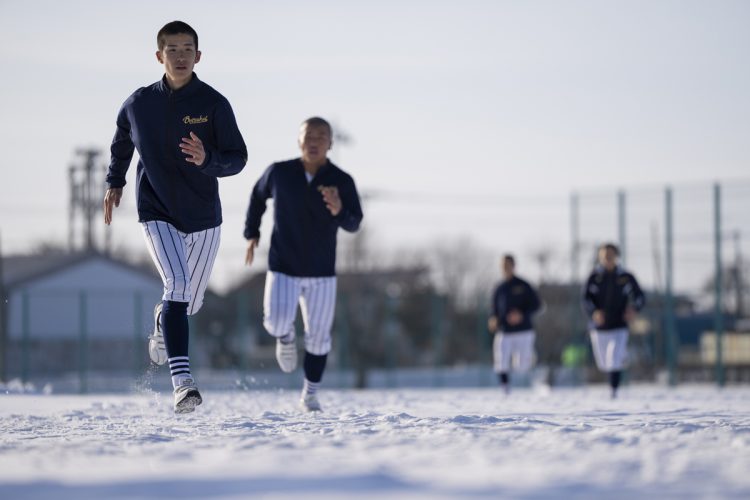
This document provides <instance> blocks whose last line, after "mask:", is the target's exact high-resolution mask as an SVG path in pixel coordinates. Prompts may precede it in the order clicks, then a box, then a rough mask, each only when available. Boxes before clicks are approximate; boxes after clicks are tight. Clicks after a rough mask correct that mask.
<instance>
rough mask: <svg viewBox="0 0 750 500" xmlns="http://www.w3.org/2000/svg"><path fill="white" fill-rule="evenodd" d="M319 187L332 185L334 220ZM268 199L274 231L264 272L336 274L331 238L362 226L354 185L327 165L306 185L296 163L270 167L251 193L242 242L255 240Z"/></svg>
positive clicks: (288, 162)
mask: <svg viewBox="0 0 750 500" xmlns="http://www.w3.org/2000/svg"><path fill="white" fill-rule="evenodd" d="M319 186H326V187H332V186H336V187H337V188H338V191H339V197H340V198H341V205H342V207H341V212H339V214H338V215H337V216H336V217H334V216H333V215H331V212H329V211H328V209H327V208H326V206H325V203H324V202H323V195H322V194H321V193H320V192H319V191H318V187H319ZM268 198H273V200H274V212H273V232H272V234H271V250H270V252H269V254H268V268H269V269H270V270H271V271H276V272H280V273H284V274H288V275H290V276H299V277H313V276H334V275H335V274H336V270H335V268H336V234H337V232H338V229H339V227H341V228H342V229H344V230H346V231H349V232H354V231H356V230H357V229H359V224H360V222H361V221H362V207H361V206H360V203H359V194H357V188H356V186H355V185H354V180H353V179H352V178H351V176H350V175H349V174H347V173H346V172H344V171H343V170H341V169H340V168H338V167H337V166H336V165H334V164H333V163H331V162H330V161H329V162H328V163H326V164H325V165H323V166H322V167H320V170H318V172H317V174H315V177H313V179H312V181H311V182H310V183H308V182H307V178H306V177H305V167H304V166H303V165H302V160H301V159H300V158H297V159H294V160H288V161H283V162H279V163H274V164H273V165H271V166H270V167H268V168H267V169H266V171H265V172H264V173H263V175H262V176H261V178H260V179H258V182H257V183H256V184H255V187H254V188H253V191H252V194H251V196H250V206H249V207H248V209H247V218H246V219H245V232H244V235H245V238H246V239H248V240H249V239H253V238H260V220H261V217H262V216H263V213H264V212H265V211H266V200H268Z"/></svg>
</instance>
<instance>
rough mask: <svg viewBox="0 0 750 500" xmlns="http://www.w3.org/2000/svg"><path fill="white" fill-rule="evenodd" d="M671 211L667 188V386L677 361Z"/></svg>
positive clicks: (671, 382) (674, 376)
mask: <svg viewBox="0 0 750 500" xmlns="http://www.w3.org/2000/svg"><path fill="white" fill-rule="evenodd" d="M672 217H673V211H672V188H671V187H668V188H666V190H665V191H664V218H665V221H664V226H665V229H664V232H665V240H664V247H665V252H664V253H665V255H664V259H665V261H666V262H665V266H664V269H665V276H664V284H665V291H664V332H665V334H666V335H665V342H666V346H665V347H666V350H667V370H668V374H669V378H668V381H669V385H670V386H674V385H676V384H677V374H676V364H677V363H676V361H677V345H678V343H677V331H676V328H675V319H674V296H673V291H672V280H673V273H672V270H673V267H672V266H673V256H674V254H673V247H672V242H673V231H674V229H673V220H672Z"/></svg>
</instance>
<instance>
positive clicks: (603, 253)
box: [599, 248, 617, 271]
mask: <svg viewBox="0 0 750 500" xmlns="http://www.w3.org/2000/svg"><path fill="white" fill-rule="evenodd" d="M599 264H601V266H602V267H604V268H605V269H607V270H608V271H611V270H613V269H614V268H615V267H616V266H617V253H616V252H615V251H614V250H612V249H611V248H600V249H599Z"/></svg>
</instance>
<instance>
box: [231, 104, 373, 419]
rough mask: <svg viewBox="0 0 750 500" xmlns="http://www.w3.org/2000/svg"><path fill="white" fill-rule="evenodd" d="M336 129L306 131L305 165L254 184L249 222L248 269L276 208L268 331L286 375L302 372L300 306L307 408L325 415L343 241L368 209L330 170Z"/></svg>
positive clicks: (302, 140) (300, 162) (310, 122)
mask: <svg viewBox="0 0 750 500" xmlns="http://www.w3.org/2000/svg"><path fill="white" fill-rule="evenodd" d="M332 137H333V131H332V129H331V126H330V124H329V123H328V122H327V121H326V120H324V119H322V118H319V117H312V118H309V119H307V120H305V122H303V123H302V127H301V128H300V134H299V138H298V145H299V148H300V150H301V152H302V155H301V157H300V158H296V159H293V160H288V161H282V162H278V163H274V164H273V165H271V166H270V167H268V169H266V171H265V172H264V173H263V175H262V176H261V178H260V179H259V180H258V182H257V183H256V184H255V187H254V188H253V190H252V194H251V197H250V205H249V207H248V209H247V217H246V220H245V231H244V236H245V239H247V240H248V246H247V254H246V257H245V263H246V264H247V265H251V264H252V262H253V257H254V255H255V248H256V247H257V246H258V241H259V239H260V223H261V218H262V216H263V213H264V212H265V210H266V200H268V199H269V198H273V200H274V225H273V231H272V234H271V248H270V251H269V254H268V269H269V270H268V272H267V274H266V286H265V293H264V297H263V326H264V327H265V328H266V330H267V331H268V333H270V334H271V335H273V336H274V337H276V360H277V361H278V363H279V367H280V368H281V370H282V371H284V372H286V373H290V372H292V371H294V369H295V368H296V367H297V347H296V344H295V332H294V318H295V316H296V314H297V304H298V303H299V306H300V310H301V312H302V319H303V323H304V327H305V357H304V374H305V380H304V387H303V390H302V396H301V398H300V405H301V407H302V408H303V409H304V410H306V411H320V410H321V407H320V403H319V402H318V399H317V396H316V392H317V389H318V385H319V384H320V381H321V380H322V378H323V371H324V370H325V365H326V360H327V356H328V353H329V352H330V350H331V326H332V325H333V318H334V312H335V308H336V270H335V267H336V235H337V233H338V229H339V228H342V229H344V230H345V231H348V232H355V231H357V230H358V229H359V225H360V222H361V221H362V207H361V206H360V201H359V194H358V193H357V188H356V186H355V184H354V180H353V179H352V178H351V176H350V175H349V174H347V173H346V172H344V171H343V170H341V169H340V168H338V167H337V166H336V165H334V164H333V163H331V161H330V160H329V159H328V157H327V155H328V150H329V149H330V148H331V145H332Z"/></svg>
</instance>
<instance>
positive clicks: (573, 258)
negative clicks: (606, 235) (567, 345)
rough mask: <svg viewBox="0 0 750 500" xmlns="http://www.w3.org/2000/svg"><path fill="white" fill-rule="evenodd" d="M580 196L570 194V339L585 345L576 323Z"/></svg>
mask: <svg viewBox="0 0 750 500" xmlns="http://www.w3.org/2000/svg"><path fill="white" fill-rule="evenodd" d="M580 231H581V226H580V196H579V195H578V193H575V192H574V193H573V194H571V196H570V298H571V300H570V337H569V338H570V340H571V341H572V343H573V344H579V345H581V346H584V345H586V333H585V332H584V333H583V334H582V335H581V332H580V331H579V327H578V325H579V324H580V321H581V308H580V307H581V306H580V302H579V301H580V289H579V276H578V273H579V271H580V269H579V266H580V250H581V232H580Z"/></svg>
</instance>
